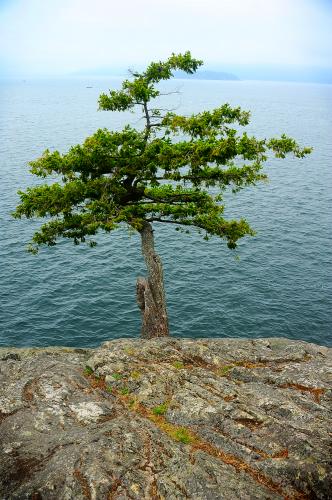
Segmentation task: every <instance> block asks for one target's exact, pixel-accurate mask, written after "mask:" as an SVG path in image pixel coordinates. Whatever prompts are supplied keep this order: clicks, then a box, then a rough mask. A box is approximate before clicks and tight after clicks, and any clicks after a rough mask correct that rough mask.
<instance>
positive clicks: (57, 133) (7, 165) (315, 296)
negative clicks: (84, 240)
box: [0, 78, 332, 346]
mask: <svg viewBox="0 0 332 500" xmlns="http://www.w3.org/2000/svg"><path fill="white" fill-rule="evenodd" d="M169 83H170V84H171V82H169ZM118 85H119V80H113V81H112V80H110V79H106V78H99V79H92V78H89V79H72V80H54V81H46V80H45V81H29V80H28V81H10V82H9V81H4V80H2V81H1V80H0V96H1V102H0V109H1V111H0V178H1V183H0V191H1V192H0V225H1V238H0V283H1V288H0V345H11V346H47V345H55V344H58V345H68V346H95V345H97V344H99V343H100V342H102V341H105V340H107V339H112V338H118V337H137V336H139V329H140V314H139V310H138V308H137V306H136V302H135V281H136V277H137V276H138V275H142V274H144V272H145V271H144V263H143V259H142V257H141V254H140V242H139V238H138V236H137V235H130V234H128V232H127V231H126V230H125V229H123V230H118V231H116V232H114V233H113V234H112V233H111V235H103V234H100V236H99V237H98V243H99V244H98V246H97V247H96V248H94V249H90V248H88V247H86V246H79V247H77V246H74V245H73V244H72V243H71V242H62V243H61V244H59V245H58V246H56V247H55V248H46V249H45V250H42V251H41V252H40V254H39V255H38V256H32V255H30V254H28V253H26V251H25V245H26V243H27V242H28V241H29V239H30V237H31V236H32V234H33V231H34V229H36V228H37V227H38V224H37V223H36V222H35V221H30V220H29V221H27V220H21V221H16V220H14V219H12V218H11V216H10V213H11V211H12V210H13V209H14V207H15V206H16V204H17V203H18V196H17V194H16V192H17V190H18V189H19V188H23V189H24V188H26V187H27V186H29V185H33V184H36V183H40V182H41V179H37V178H36V179H34V178H33V176H32V175H31V174H29V172H28V168H27V163H28V161H30V160H32V159H34V158H36V157H38V156H39V155H40V154H41V153H42V152H43V150H44V149H46V148H49V149H51V150H53V149H55V148H56V149H59V150H60V151H62V152H64V151H66V150H67V148H68V147H69V146H71V145H73V144H76V143H79V142H81V141H83V140H84V138H85V137H86V136H87V135H89V134H92V133H93V132H94V131H95V130H96V129H98V128H100V127H107V128H109V129H119V128H122V126H123V125H124V124H125V123H130V124H132V125H133V126H137V127H139V126H141V123H142V122H140V121H139V119H138V116H135V115H133V114H130V113H127V114H114V113H110V112H97V98H98V95H99V93H100V92H101V91H105V90H107V89H108V88H114V87H117V86H118ZM88 86H92V88H87V87H88ZM172 87H173V88H178V89H180V90H181V95H176V94H174V95H171V96H169V97H168V100H169V104H167V106H168V107H170V108H171V107H176V109H177V112H184V113H192V112H197V111H200V110H203V109H211V108H213V107H217V106H219V105H220V104H222V103H224V102H229V103H230V104H232V105H240V106H242V107H243V109H248V110H251V111H252V122H251V124H250V126H249V127H247V130H248V132H249V133H254V134H256V135H257V136H259V137H269V136H272V135H276V134H279V133H282V132H285V133H287V134H289V135H291V136H293V137H295V138H296V139H297V140H298V141H299V142H300V143H301V144H303V145H311V146H313V147H314V152H313V154H312V155H310V156H309V157H307V158H305V159H303V160H299V159H291V158H288V159H286V160H273V161H271V162H270V163H269V164H268V165H267V167H266V172H267V173H268V174H269V178H270V182H269V183H268V184H262V185H260V186H258V187H253V188H248V189H246V190H244V191H242V192H240V193H238V194H237V195H235V196H234V195H231V194H230V195H229V196H228V197H227V198H228V210H227V215H228V216H230V217H233V216H243V217H245V218H246V219H247V220H248V221H249V222H250V223H251V225H252V226H253V227H254V228H255V229H256V230H257V236H256V237H255V238H245V239H243V240H242V241H241V242H240V244H239V247H238V250H237V251H236V252H232V251H230V250H228V249H227V247H226V245H225V243H222V242H221V241H220V240H217V239H215V240H210V241H209V242H206V241H204V240H202V239H201V238H200V237H199V236H198V235H197V234H192V235H190V236H187V235H184V234H179V233H178V232H175V231H174V228H173V227H172V226H171V227H164V226H160V225H159V226H158V225H156V226H155V229H156V231H155V235H156V246H157V249H158V251H159V253H160V255H161V257H162V259H163V262H164V270H165V281H166V291H167V300H168V308H169V316H170V324H171V331H172V334H173V335H174V336H177V337H182V336H183V337H250V338H254V337H266V336H280V337H288V338H291V339H303V340H307V341H312V342H316V343H319V344H326V345H331V344H332V315H331V311H332V307H331V306H332V304H331V302H332V294H331V288H332V279H331V278H332V266H331V253H332V252H331V250H332V245H331V242H330V241H329V236H330V226H331V211H332V200H331V197H332V189H331V188H332V173H331V165H332V140H331V137H332V86H331V85H314V84H313V85H311V84H298V83H290V84H288V83H273V82H245V81H244V82H229V81H192V80H188V81H185V80H182V81H181V80H176V81H173V82H172ZM168 88H169V89H170V88H171V86H168ZM236 256H239V259H238V258H235V257H236Z"/></svg>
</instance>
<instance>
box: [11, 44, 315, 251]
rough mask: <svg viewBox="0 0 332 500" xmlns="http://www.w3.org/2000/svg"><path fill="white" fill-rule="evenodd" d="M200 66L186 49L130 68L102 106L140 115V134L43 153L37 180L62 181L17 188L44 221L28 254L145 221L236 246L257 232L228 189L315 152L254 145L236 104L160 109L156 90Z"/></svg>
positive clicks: (102, 135) (276, 143)
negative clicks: (279, 161)
mask: <svg viewBox="0 0 332 500" xmlns="http://www.w3.org/2000/svg"><path fill="white" fill-rule="evenodd" d="M201 64H202V61H199V60H197V59H194V58H192V56H191V54H190V52H186V53H185V54H177V55H176V54H172V55H171V57H170V58H169V59H167V60H166V61H164V62H160V61H159V62H152V63H151V64H150V65H149V66H148V67H147V68H146V70H145V71H143V72H141V73H135V72H131V78H130V79H127V80H125V81H124V82H123V84H122V87H121V89H120V90H111V91H109V92H108V93H103V94H101V96H100V98H99V108H100V109H101V110H110V111H125V110H136V109H137V108H138V109H141V112H142V117H143V118H144V120H145V126H144V128H143V129H142V130H136V129H134V128H132V127H131V126H129V125H127V126H126V127H124V129H123V130H121V131H117V132H112V131H109V130H106V129H103V130H97V132H96V133H94V134H93V135H92V136H91V137H88V138H87V139H86V140H85V141H84V142H83V144H80V145H76V146H73V147H71V148H70V149H69V151H68V152H66V153H63V154H62V153H60V152H58V151H54V152H50V151H49V150H46V151H45V152H44V153H43V155H42V156H41V157H40V158H38V159H37V160H34V161H32V162H31V163H30V166H31V172H32V173H33V174H34V175H36V176H39V177H41V178H47V177H48V176H51V177H52V178H54V176H55V177H56V176H58V182H54V183H52V184H41V185H39V186H35V187H32V188H28V189H27V190H26V191H20V192H19V195H20V198H21V203H20V204H19V205H18V207H17V208H16V211H15V212H14V214H13V215H14V217H16V218H20V217H23V216H25V217H27V218H35V217H40V218H45V219H46V223H45V224H43V225H42V226H41V227H40V229H39V231H37V232H36V233H35V234H34V236H33V239H32V242H31V244H30V245H29V251H31V252H32V253H36V252H37V251H38V248H39V246H41V245H48V246H53V245H55V244H56V243H57V241H58V240H59V239H60V238H69V239H71V240H73V242H74V243H75V244H80V243H84V242H85V243H86V244H88V245H90V246H94V245H95V244H96V242H95V240H94V236H95V235H96V234H97V232H98V231H99V230H103V231H106V232H110V231H113V230H114V229H116V228H117V227H118V226H119V225H121V224H127V226H128V227H129V228H131V229H132V230H135V231H139V230H140V229H141V228H142V226H143V223H144V221H148V222H159V223H168V224H174V225H175V227H176V228H180V229H181V228H184V230H185V231H184V232H189V229H190V228H194V229H197V230H198V231H199V232H200V234H202V236H203V238H204V239H206V240H208V239H209V238H210V237H211V236H217V237H219V238H221V239H225V240H226V242H227V245H228V247H229V248H231V249H233V248H235V247H236V245H237V242H238V240H239V239H240V238H242V237H244V236H247V235H254V231H253V230H252V229H251V227H250V226H249V224H248V222H246V221H245V220H244V219H239V220H229V219H226V218H224V215H223V213H224V204H223V192H224V191H225V190H226V189H228V188H230V189H232V190H233V191H234V192H236V191H238V190H240V189H242V188H244V187H246V186H251V185H255V184H256V183H257V182H260V181H264V180H265V179H266V175H265V174H264V173H263V172H262V169H263V166H264V164H265V162H266V161H267V160H268V159H269V158H270V156H271V155H275V156H276V157H277V158H284V157H285V156H286V155H287V154H289V153H292V154H293V155H295V156H296V157H298V158H302V157H303V156H305V155H306V154H308V153H310V151H311V149H310V148H300V146H299V145H298V144H297V143H296V141H295V140H294V139H292V138H289V137H287V136H286V135H284V134H283V135H281V137H280V138H272V139H257V138H255V137H253V136H249V135H248V134H247V133H246V132H243V133H241V132H240V131H239V130H241V127H245V126H246V125H247V124H248V123H249V119H250V114H249V113H248V112H247V111H243V110H241V108H239V107H236V108H232V107H231V106H230V105H229V104H223V105H221V106H220V107H218V108H217V109H214V110H212V111H203V112H201V113H197V114H193V115H191V116H181V115H177V114H175V113H171V112H166V113H163V110H162V109H159V108H158V107H157V105H156V104H154V103H153V101H154V100H155V99H156V98H158V97H159V96H160V95H161V91H160V90H159V88H158V84H159V83H160V82H161V81H163V80H168V79H170V78H171V77H172V76H173V72H174V71H175V70H182V71H184V72H186V73H194V72H195V71H196V70H197V68H198V67H199V66H201ZM211 187H213V188H214V189H213V192H212V191H211V190H210V188H211Z"/></svg>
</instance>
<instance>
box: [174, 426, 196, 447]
mask: <svg viewBox="0 0 332 500" xmlns="http://www.w3.org/2000/svg"><path fill="white" fill-rule="evenodd" d="M173 437H174V439H175V440H176V441H180V442H181V443H184V444H189V443H190V442H191V441H192V437H191V435H190V433H189V432H188V431H187V429H185V428H183V429H178V430H176V431H175V432H174V435H173Z"/></svg>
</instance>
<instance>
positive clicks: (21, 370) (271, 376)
mask: <svg viewBox="0 0 332 500" xmlns="http://www.w3.org/2000/svg"><path fill="white" fill-rule="evenodd" d="M0 360H1V361H0V442H1V454H0V498H1V499H3V500H12V499H23V498H27V499H28V498H35V499H45V500H49V499H50V500H52V499H60V498H63V499H75V500H77V499H78V500H80V499H86V498H88V499H96V500H103V499H132V498H137V499H142V498H146V499H163V498H164V499H166V500H168V499H182V498H192V499H195V500H196V499H219V498H220V499H234V498H241V499H268V498H269V499H274V498H275V499H281V498H289V499H291V498H293V499H300V498H301V499H305V498H308V499H309V498H319V499H325V498H329V494H330V492H331V490H332V477H331V476H332V475H331V458H330V452H329V447H330V444H331V440H330V434H329V433H330V429H331V424H332V418H331V417H332V411H331V400H332V391H331V374H332V350H331V349H328V348H326V347H320V346H317V345H314V344H309V343H306V342H300V341H290V340H287V339H273V338H271V339H258V340H237V339H201V340H192V339H181V340H180V339H170V338H159V339H152V340H142V339H137V340H136V339H119V340H113V341H109V342H106V343H104V344H103V345H102V346H101V347H99V348H96V349H70V348H47V349H14V348H12V349H11V348H2V349H0Z"/></svg>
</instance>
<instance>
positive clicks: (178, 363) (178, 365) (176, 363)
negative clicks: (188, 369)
mask: <svg viewBox="0 0 332 500" xmlns="http://www.w3.org/2000/svg"><path fill="white" fill-rule="evenodd" d="M172 366H174V368H176V369H177V370H182V368H184V364H183V363H182V361H174V363H172Z"/></svg>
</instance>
